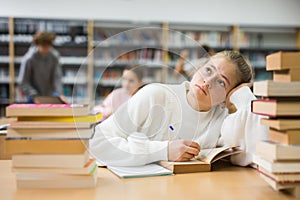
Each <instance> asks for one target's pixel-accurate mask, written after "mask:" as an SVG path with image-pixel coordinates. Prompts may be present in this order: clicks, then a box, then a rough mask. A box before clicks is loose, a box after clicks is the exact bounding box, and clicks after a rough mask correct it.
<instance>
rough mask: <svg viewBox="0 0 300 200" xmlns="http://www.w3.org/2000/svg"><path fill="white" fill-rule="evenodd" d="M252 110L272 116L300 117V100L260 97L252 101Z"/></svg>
mask: <svg viewBox="0 0 300 200" xmlns="http://www.w3.org/2000/svg"><path fill="white" fill-rule="evenodd" d="M251 111H252V112H253V113H255V114H259V115H266V116H270V117H291V116H293V117H296V116H298V117H300V101H299V100H298V101H297V100H288V99H287V100H279V99H258V100H253V101H252V103H251Z"/></svg>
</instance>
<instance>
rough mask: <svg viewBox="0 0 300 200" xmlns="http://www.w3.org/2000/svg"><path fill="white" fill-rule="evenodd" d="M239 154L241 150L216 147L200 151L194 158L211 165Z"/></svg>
mask: <svg viewBox="0 0 300 200" xmlns="http://www.w3.org/2000/svg"><path fill="white" fill-rule="evenodd" d="M240 152H241V150H239V149H237V147H217V148H213V149H201V151H200V153H199V154H198V156H196V157H195V158H196V159H197V160H201V161H203V162H206V163H213V162H215V161H217V160H219V159H221V158H224V157H226V156H229V155H233V154H237V153H240Z"/></svg>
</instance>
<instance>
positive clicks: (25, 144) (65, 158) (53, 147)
mask: <svg viewBox="0 0 300 200" xmlns="http://www.w3.org/2000/svg"><path fill="white" fill-rule="evenodd" d="M6 116H7V117H17V121H15V122H12V123H11V124H10V126H9V128H8V130H7V137H6V140H5V145H6V151H7V152H8V153H11V154H12V170H13V171H14V172H15V173H16V180H17V186H18V187H19V188H87V187H95V185H96V181H97V174H96V173H97V165H96V162H95V160H94V159H92V158H90V156H89V153H88V152H87V148H88V145H89V139H90V138H91V137H92V136H93V134H94V126H95V124H96V123H97V122H99V121H100V119H101V114H94V115H92V114H89V108H88V106H85V105H71V104H13V105H10V106H8V107H7V108H6Z"/></svg>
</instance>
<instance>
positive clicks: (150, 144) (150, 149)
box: [90, 86, 168, 166]
mask: <svg viewBox="0 0 300 200" xmlns="http://www.w3.org/2000/svg"><path fill="white" fill-rule="evenodd" d="M146 87H147V86H146ZM147 88H148V89H147V90H145V89H143V90H140V92H138V93H137V94H135V95H134V97H132V98H131V99H130V100H129V101H128V102H127V103H125V104H123V105H122V106H121V107H120V108H119V109H118V110H117V111H116V112H115V113H114V114H113V115H112V116H111V117H110V118H108V119H107V120H105V121H104V122H102V123H101V124H99V125H98V126H97V127H96V130H95V135H94V137H93V139H92V140H91V142H90V152H91V156H93V157H95V158H96V159H97V160H98V159H99V160H100V161H101V162H104V163H105V164H106V165H112V166H137V165H144V164H147V163H151V162H155V161H158V160H167V156H168V155H167V148H168V141H153V140H150V139H149V133H151V132H150V131H140V130H141V129H142V127H145V126H143V124H144V123H149V121H150V123H151V116H159V115H155V112H156V110H155V109H152V110H151V108H153V106H154V105H155V103H156V102H155V99H154V98H152V97H154V96H155V95H157V94H151V93H153V92H155V90H153V88H154V89H157V88H156V86H151V87H150V88H149V86H148V87H147ZM151 112H154V113H151ZM148 120H149V121H148ZM152 120H153V119H152Z"/></svg>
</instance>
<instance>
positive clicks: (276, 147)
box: [256, 140, 300, 161]
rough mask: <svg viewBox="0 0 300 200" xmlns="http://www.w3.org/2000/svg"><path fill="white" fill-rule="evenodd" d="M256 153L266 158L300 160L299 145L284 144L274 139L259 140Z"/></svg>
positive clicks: (270, 159)
mask: <svg viewBox="0 0 300 200" xmlns="http://www.w3.org/2000/svg"><path fill="white" fill-rule="evenodd" d="M256 154H257V155H258V156H260V157H262V158H264V159H266V160H269V161H275V160H279V161H280V160H300V146H299V145H284V144H280V143H276V142H273V141H267V140H265V141H259V142H258V143H257V144H256Z"/></svg>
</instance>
